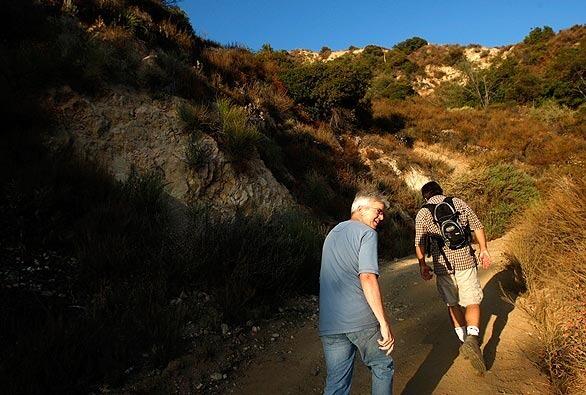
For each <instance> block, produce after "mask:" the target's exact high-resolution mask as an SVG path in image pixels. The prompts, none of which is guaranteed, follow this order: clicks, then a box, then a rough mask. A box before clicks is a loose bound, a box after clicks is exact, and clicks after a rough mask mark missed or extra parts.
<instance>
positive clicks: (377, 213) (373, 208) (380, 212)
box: [364, 206, 385, 217]
mask: <svg viewBox="0 0 586 395" xmlns="http://www.w3.org/2000/svg"><path fill="white" fill-rule="evenodd" d="M364 207H368V208H369V209H372V210H376V216H377V217H378V216H379V215H384V214H385V210H383V209H380V208H378V207H372V206H364Z"/></svg>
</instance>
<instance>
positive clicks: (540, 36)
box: [523, 26, 555, 45]
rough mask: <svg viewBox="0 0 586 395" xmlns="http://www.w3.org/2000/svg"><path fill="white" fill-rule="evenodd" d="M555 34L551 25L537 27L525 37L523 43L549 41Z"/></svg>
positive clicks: (531, 43)
mask: <svg viewBox="0 0 586 395" xmlns="http://www.w3.org/2000/svg"><path fill="white" fill-rule="evenodd" d="M553 36H555V33H554V32H553V29H552V28H551V27H549V26H544V27H543V28H541V27H535V28H533V29H532V30H531V31H530V32H529V34H528V35H527V36H525V38H524V39H523V44H528V45H534V44H537V43H540V42H543V41H547V40H549V39H550V38H552V37H553Z"/></svg>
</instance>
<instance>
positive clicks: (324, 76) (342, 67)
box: [281, 61, 370, 119]
mask: <svg viewBox="0 0 586 395" xmlns="http://www.w3.org/2000/svg"><path fill="white" fill-rule="evenodd" d="M281 78H282V80H283V82H284V83H285V85H286V87H287V90H288V92H289V94H290V95H291V97H292V98H293V99H294V100H295V101H297V102H298V103H301V104H303V105H306V106H307V107H308V108H309V109H310V111H311V112H312V115H313V116H314V118H316V119H328V118H329V117H330V115H331V112H332V110H333V109H334V108H345V109H350V110H353V109H356V108H362V107H364V106H363V105H362V103H361V100H362V98H363V97H364V95H365V93H366V89H367V88H368V81H369V79H370V72H369V71H368V70H367V69H365V68H362V67H360V66H359V65H355V64H351V63H344V62H337V61H333V62H329V63H328V64H323V63H318V64H311V65H303V66H299V67H295V68H292V69H290V70H287V71H286V72H284V73H283V74H282V75H281Z"/></svg>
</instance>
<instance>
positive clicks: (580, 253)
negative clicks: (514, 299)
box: [507, 177, 586, 394]
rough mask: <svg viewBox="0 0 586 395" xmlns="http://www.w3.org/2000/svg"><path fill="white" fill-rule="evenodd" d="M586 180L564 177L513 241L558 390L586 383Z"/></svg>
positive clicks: (571, 390) (576, 388)
mask: <svg viewBox="0 0 586 395" xmlns="http://www.w3.org/2000/svg"><path fill="white" fill-rule="evenodd" d="M585 195H586V181H585V180H584V179H583V178H580V177H576V178H574V179H571V178H562V179H560V180H558V182H557V183H556V184H555V185H554V186H553V188H552V189H551V193H550V194H549V196H547V198H546V199H544V200H543V201H542V202H540V204H538V205H536V206H534V207H532V208H531V209H529V210H528V211H527V212H526V214H525V215H524V218H523V220H522V222H521V225H520V226H519V227H518V229H517V230H516V231H515V232H514V234H513V237H512V238H511V239H510V241H509V243H508V247H507V249H508V251H509V253H510V254H511V256H512V257H513V261H514V262H518V263H519V264H520V266H521V268H522V269H523V273H524V277H525V281H526V284H527V288H528V292H529V295H528V296H529V297H528V298H527V300H528V308H529V310H530V312H531V313H532V314H533V315H534V317H535V318H536V319H537V321H538V322H539V323H540V325H539V329H540V332H541V341H542V343H543V365H544V368H545V370H546V371H547V372H548V373H549V375H550V378H551V380H552V382H553V384H554V386H555V389H556V392H557V393H560V394H561V393H576V394H577V393H581V390H583V389H584V388H585V386H586V370H585V367H586V289H585V284H586V204H585V203H586V201H585Z"/></svg>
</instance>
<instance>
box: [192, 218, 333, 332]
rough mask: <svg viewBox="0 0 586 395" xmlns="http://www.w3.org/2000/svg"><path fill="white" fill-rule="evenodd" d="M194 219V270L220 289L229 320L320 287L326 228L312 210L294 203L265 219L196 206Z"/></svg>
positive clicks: (252, 315) (256, 313)
mask: <svg viewBox="0 0 586 395" xmlns="http://www.w3.org/2000/svg"><path fill="white" fill-rule="evenodd" d="M193 221H194V226H193V227H192V228H191V230H190V231H191V232H192V233H193V239H192V243H193V244H192V245H194V246H195V248H194V251H193V253H194V256H195V257H194V259H195V262H196V266H195V267H193V269H191V270H192V272H193V273H198V276H199V277H200V278H201V279H205V281H206V285H207V286H210V287H211V288H212V289H215V292H216V294H217V297H218V300H219V302H220V304H221V306H222V309H223V311H224V313H225V314H226V317H227V318H229V319H230V320H234V321H243V320H246V319H250V318H258V316H259V315H261V314H263V312H264V311H263V309H266V308H267V306H268V307H271V306H273V307H274V306H277V305H278V304H279V303H281V302H282V301H283V300H284V298H286V297H287V296H289V295H291V294H292V293H295V292H301V291H303V290H311V291H315V290H316V289H317V283H318V273H319V267H320V255H321V246H322V243H323V238H324V232H323V229H322V228H321V226H320V225H318V224H317V223H316V222H315V221H313V220H312V219H311V218H310V217H308V216H307V215H305V214H302V213H300V212H298V211H295V210H293V209H291V210H284V211H279V212H275V213H274V214H273V215H272V216H271V217H270V218H269V219H266V218H263V217H261V216H257V215H252V216H248V217H245V216H244V215H242V213H240V212H237V213H236V215H235V216H234V217H232V218H228V217H226V216H222V217H221V219H220V220H217V221H216V220H212V219H211V218H210V217H207V216H206V215H202V213H201V212H200V211H196V212H194V216H193ZM227 246H229V247H230V248H227ZM293 251H294V253H293Z"/></svg>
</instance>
